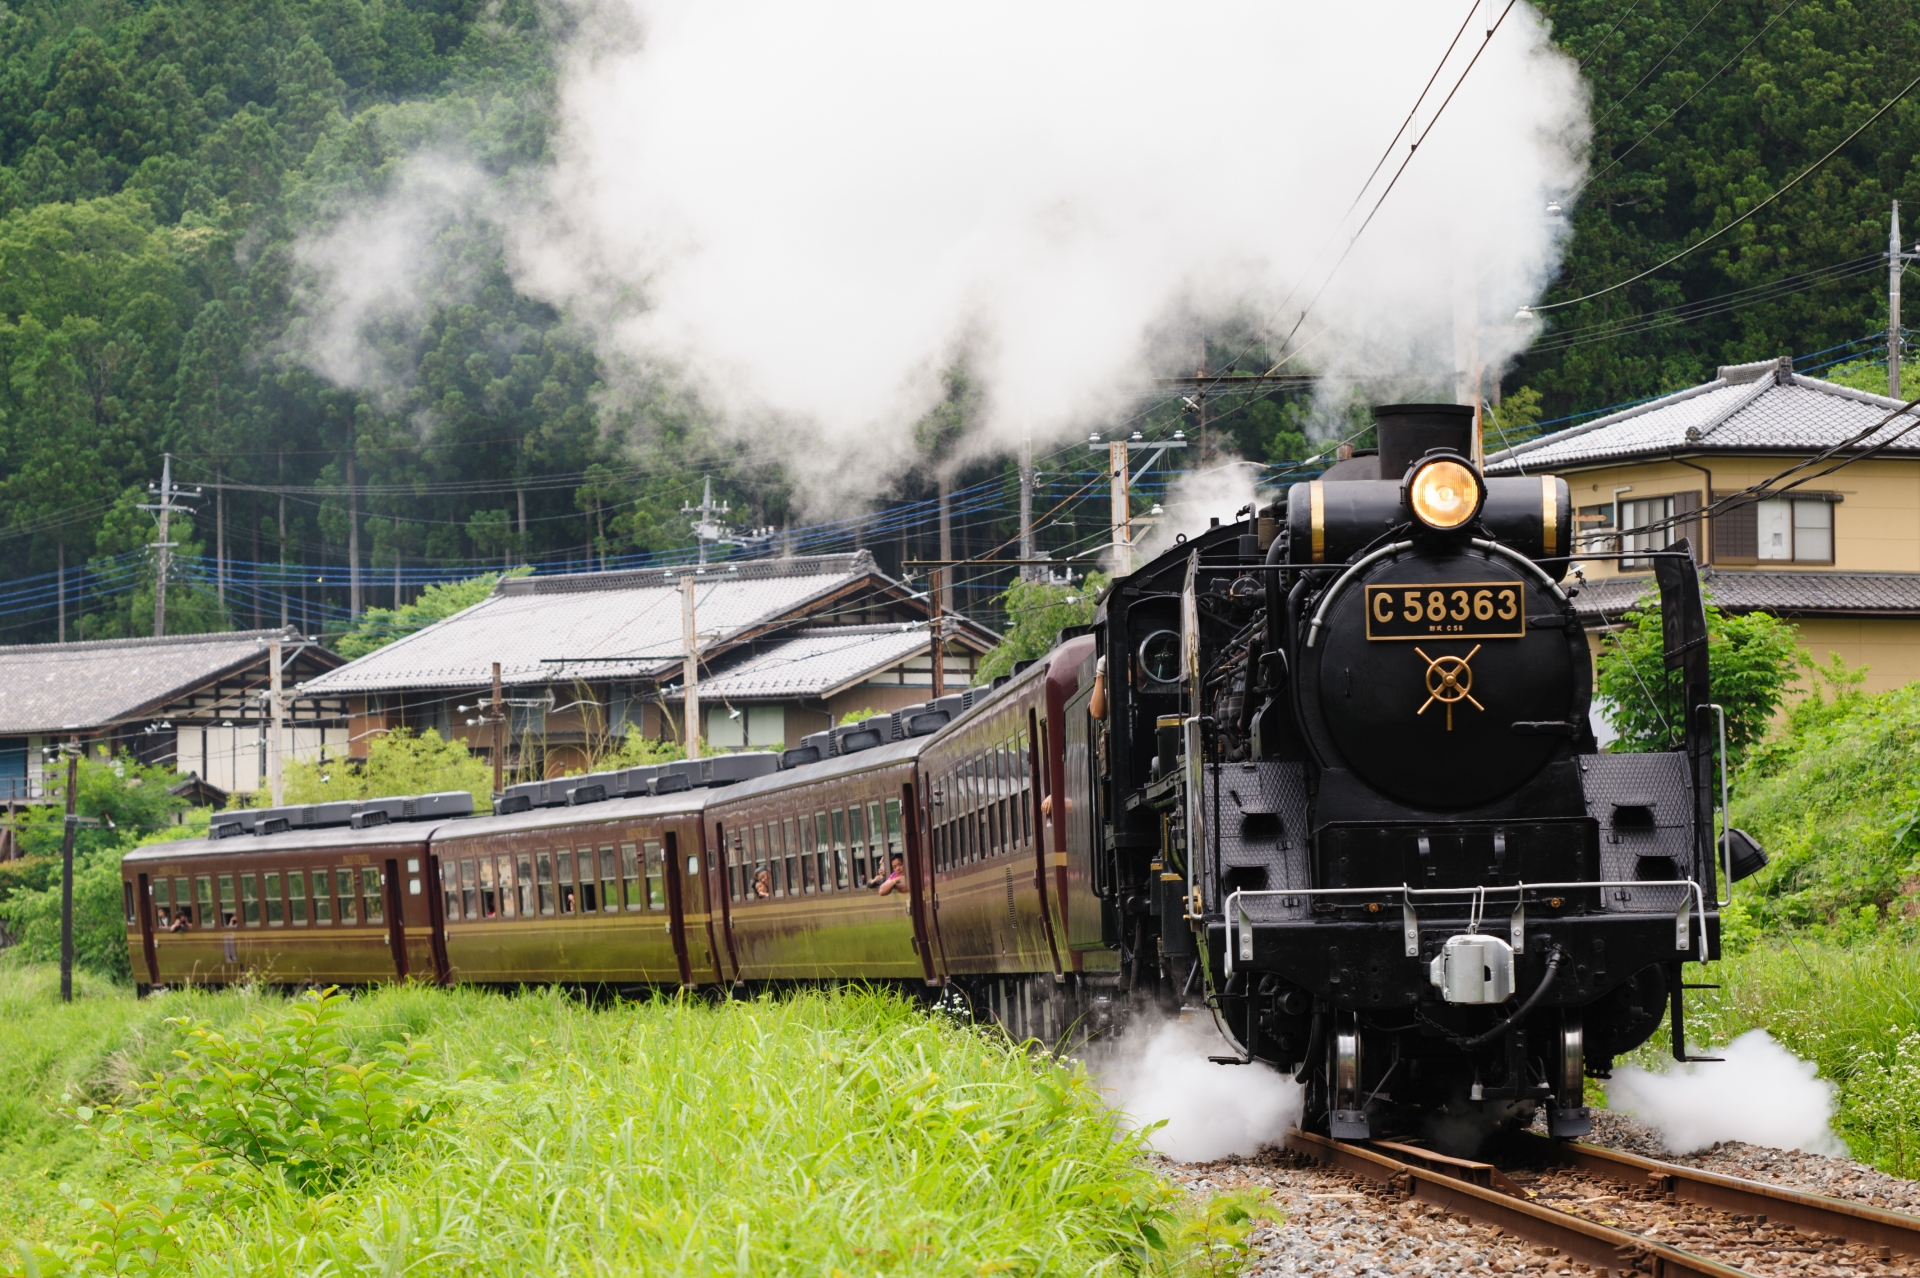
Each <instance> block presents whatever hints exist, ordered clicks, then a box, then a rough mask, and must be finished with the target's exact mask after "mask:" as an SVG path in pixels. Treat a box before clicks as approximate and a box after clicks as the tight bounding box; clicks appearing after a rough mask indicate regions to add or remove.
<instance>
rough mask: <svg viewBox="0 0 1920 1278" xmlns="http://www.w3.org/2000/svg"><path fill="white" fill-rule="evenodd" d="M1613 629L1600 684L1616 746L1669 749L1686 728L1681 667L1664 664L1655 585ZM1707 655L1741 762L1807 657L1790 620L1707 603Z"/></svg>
mask: <svg viewBox="0 0 1920 1278" xmlns="http://www.w3.org/2000/svg"><path fill="white" fill-rule="evenodd" d="M1623 620H1624V623H1625V624H1624V626H1623V627H1622V629H1620V630H1618V631H1615V632H1614V633H1612V634H1610V635H1608V636H1607V643H1606V646H1605V647H1604V648H1602V649H1601V652H1600V658H1599V679H1598V691H1599V694H1600V696H1601V697H1602V698H1603V699H1604V701H1605V703H1606V705H1605V714H1606V716H1607V721H1608V722H1609V723H1610V724H1612V725H1613V730H1614V731H1615V732H1617V733H1619V734H1620V736H1619V740H1618V741H1616V742H1614V744H1613V746H1612V748H1613V749H1615V750H1619V751H1625V752H1636V753H1637V752H1642V751H1649V750H1669V749H1673V748H1674V743H1675V742H1676V741H1678V740H1679V738H1680V734H1681V733H1682V732H1683V731H1684V726H1685V725H1684V723H1683V722H1682V721H1681V720H1680V719H1679V715H1680V714H1681V707H1680V672H1679V671H1678V670H1668V669H1667V668H1666V656H1665V653H1666V640H1665V636H1664V634H1663V633H1662V630H1661V620H1660V600H1659V597H1658V596H1657V595H1655V594H1653V593H1651V592H1649V593H1648V594H1646V595H1643V596H1642V597H1641V599H1640V601H1639V602H1638V603H1636V604H1635V605H1634V606H1633V608H1632V609H1630V610H1629V611H1628V612H1627V614H1626V617H1625V618H1624V619H1623ZM1707 662H1708V668H1709V671H1710V675H1709V678H1710V680H1711V687H1712V695H1713V700H1714V702H1715V704H1717V705H1720V706H1723V707H1725V709H1726V715H1727V753H1728V755H1729V756H1730V758H1731V760H1732V762H1733V763H1734V764H1735V765H1736V766H1737V765H1739V764H1740V763H1741V762H1742V761H1744V760H1745V758H1746V755H1747V752H1748V751H1749V750H1751V749H1752V748H1753V746H1754V745H1756V744H1757V743H1758V742H1759V741H1760V740H1761V739H1762V738H1763V737H1765V736H1766V735H1767V733H1768V731H1769V730H1770V729H1771V728H1772V726H1773V720H1774V716H1775V715H1776V714H1777V713H1778V712H1779V710H1780V707H1781V705H1782V703H1783V702H1784V701H1785V700H1786V697H1787V692H1788V689H1789V687H1790V686H1791V685H1792V684H1793V682H1794V680H1795V679H1796V678H1797V677H1798V676H1799V674H1800V671H1801V670H1802V668H1803V667H1804V666H1805V665H1806V664H1807V659H1806V656H1805V654H1804V653H1802V652H1801V650H1800V645H1799V635H1798V632H1797V631H1796V630H1795V629H1794V627H1793V625H1792V624H1791V623H1790V622H1785V621H1781V620H1780V619H1779V618H1777V617H1773V616H1770V615H1768V614H1767V613H1764V612H1750V613H1747V614H1745V615H1743V616H1730V615H1728V614H1726V613H1723V612H1721V611H1720V609H1718V608H1716V607H1714V606H1713V605H1712V604H1711V603H1709V604H1708V605H1707Z"/></svg>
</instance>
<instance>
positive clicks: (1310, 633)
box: [1307, 541, 1413, 648]
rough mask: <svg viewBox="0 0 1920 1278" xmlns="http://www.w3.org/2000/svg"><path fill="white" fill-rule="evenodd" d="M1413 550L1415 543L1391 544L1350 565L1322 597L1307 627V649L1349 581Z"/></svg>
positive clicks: (1317, 635) (1401, 542) (1315, 638)
mask: <svg viewBox="0 0 1920 1278" xmlns="http://www.w3.org/2000/svg"><path fill="white" fill-rule="evenodd" d="M1412 548H1413V543H1412V542H1411V541H1396V542H1391V543H1389V544H1388V545H1385V546H1382V547H1380V549H1378V550H1376V551H1374V552H1373V553H1372V554H1369V555H1362V556H1361V557H1360V558H1358V559H1356V560H1354V561H1353V562H1352V563H1351V564H1348V565H1347V570H1346V571H1345V572H1343V573H1341V574H1340V576H1339V577H1338V578H1337V579H1336V580H1335V581H1334V583H1333V585H1331V586H1329V587H1328V588H1327V593H1326V594H1325V595H1323V596H1321V599H1320V606H1319V607H1318V608H1316V609H1314V612H1313V624H1312V625H1310V626H1308V627H1307V647H1309V648H1311V647H1313V645H1314V641H1315V640H1317V639H1318V638H1319V637H1320V623H1321V622H1323V621H1325V620H1326V619H1327V609H1328V608H1330V607H1332V606H1333V601H1334V600H1335V599H1338V598H1339V597H1340V592H1341V591H1342V590H1344V589H1346V586H1347V583H1348V582H1349V581H1352V580H1353V578H1354V577H1355V576H1356V575H1357V574H1358V573H1359V572H1360V571H1361V570H1362V569H1365V568H1370V567H1372V566H1373V565H1374V564H1376V563H1378V562H1380V561H1381V560H1382V559H1385V558H1386V557H1387V556H1389V555H1397V554H1399V553H1400V552H1401V551H1403V550H1411V549H1412Z"/></svg>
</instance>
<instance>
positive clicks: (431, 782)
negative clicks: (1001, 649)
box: [252, 728, 493, 812]
mask: <svg viewBox="0 0 1920 1278" xmlns="http://www.w3.org/2000/svg"><path fill="white" fill-rule="evenodd" d="M446 790H465V791H467V792H468V793H469V794H471V795H473V806H474V811H476V812H491V811H492V810H493V767H492V765H491V764H489V763H488V762H487V761H486V760H484V759H481V758H478V757H476V756H475V755H474V754H473V752H472V751H470V750H468V749H467V743H466V742H465V741H462V740H460V739H458V738H455V739H453V740H451V741H449V740H447V739H446V738H444V737H442V736H441V735H440V734H439V733H438V732H437V731H435V730H434V729H432V728H428V729H427V730H426V731H425V732H420V733H416V732H414V731H413V730H412V729H411V728H389V729H388V730H387V731H385V732H382V733H380V734H379V735H378V736H375V737H373V738H372V739H371V740H370V741H368V743H367V757H366V758H365V759H363V760H357V761H354V760H345V759H337V758H328V757H322V758H319V759H314V760H308V761H296V762H293V763H289V764H288V765H287V768H286V777H285V784H284V788H283V790H282V793H283V794H284V795H285V797H286V801H287V802H288V803H326V802H328V801H330V800H334V799H378V798H384V797H386V796H388V795H395V794H435V793H439V792H441V791H446ZM252 801H253V802H254V803H255V804H257V805H261V806H264V805H265V804H268V803H271V802H272V797H271V796H270V795H269V794H268V792H267V791H266V790H264V789H263V790H260V791H258V792H256V793H255V794H254V795H253V796H252Z"/></svg>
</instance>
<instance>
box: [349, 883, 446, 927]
mask: <svg viewBox="0 0 1920 1278" xmlns="http://www.w3.org/2000/svg"><path fill="white" fill-rule="evenodd" d="M333 887H334V892H335V893H336V899H337V900H338V901H339V902H340V922H341V923H342V924H343V925H346V926H352V925H353V924H354V923H355V922H357V921H358V920H359V917H360V914H359V909H360V907H359V906H358V905H356V904H355V903H354V902H355V897H354V894H353V871H352V870H347V869H340V870H335V871H334V872H333ZM448 917H449V918H452V917H457V916H454V915H449V916H448Z"/></svg>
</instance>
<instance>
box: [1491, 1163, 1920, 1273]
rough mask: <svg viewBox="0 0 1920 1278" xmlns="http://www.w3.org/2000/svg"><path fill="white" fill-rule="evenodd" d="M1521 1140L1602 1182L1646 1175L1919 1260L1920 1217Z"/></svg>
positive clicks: (1709, 1199)
mask: <svg viewBox="0 0 1920 1278" xmlns="http://www.w3.org/2000/svg"><path fill="white" fill-rule="evenodd" d="M1527 1139H1528V1143H1529V1144H1530V1145H1532V1146H1533V1147H1534V1150H1535V1151H1536V1152H1537V1153H1539V1154H1540V1155H1541V1156H1542V1157H1544V1158H1548V1159H1551V1160H1553V1161H1556V1162H1559V1163H1561V1164H1563V1165H1565V1166H1568V1167H1572V1168H1574V1169H1576V1170H1578V1171H1582V1172H1585V1173H1587V1174H1588V1175H1590V1176H1597V1177H1599V1178H1600V1179H1602V1180H1611V1181H1614V1182H1615V1183H1617V1184H1623V1185H1633V1186H1636V1187H1637V1186H1640V1185H1644V1184H1646V1183H1647V1179H1648V1178H1649V1177H1659V1178H1660V1179H1661V1180H1663V1181H1664V1182H1665V1183H1666V1184H1667V1185H1668V1186H1669V1187H1670V1188H1671V1190H1672V1192H1673V1193H1674V1195H1675V1196H1676V1197H1679V1198H1684V1199H1686V1200H1687V1201H1689V1202H1696V1203H1700V1204H1702V1205H1703V1206H1707V1207H1717V1208H1719V1209H1721V1210H1722V1211H1728V1212H1737V1213H1740V1214H1742V1215H1749V1216H1752V1215H1760V1214H1765V1215H1766V1217H1767V1218H1768V1219H1769V1220H1779V1221H1785V1222H1786V1223H1787V1224H1790V1225H1792V1226H1793V1227H1794V1228H1796V1229H1805V1230H1810V1231H1812V1232H1813V1233H1816V1234H1837V1235H1839V1236H1840V1237H1842V1238H1846V1239H1848V1240H1849V1241H1852V1242H1857V1243H1865V1244H1867V1245H1868V1246H1871V1247H1887V1248H1890V1249H1891V1250H1893V1251H1898V1252H1902V1253H1904V1254H1906V1255H1909V1256H1920V1216H1909V1215H1907V1214H1905V1213H1904V1212H1897V1211H1888V1210H1886V1209H1885V1208H1884V1207H1874V1206H1870V1205H1868V1204H1867V1203H1856V1202H1847V1201H1845V1200H1843V1199H1839V1198H1827V1197H1823V1196H1822V1195H1820V1194H1809V1193H1806V1192H1804V1191H1802V1190H1798V1189H1785V1188H1782V1187H1781V1186H1779V1185H1769V1184H1766V1183H1764V1182H1761V1181H1753V1180H1742V1179H1740V1178H1739V1177H1737V1176H1722V1175H1720V1174H1719V1173H1717V1172H1710V1171H1702V1170H1700V1169H1699V1168H1697V1167H1683V1166H1681V1165H1679V1164H1677V1163H1663V1162H1658V1161H1656V1160H1655V1159H1651V1158H1642V1157H1640V1156H1639V1155H1637V1154H1627V1153H1622V1152H1621V1151H1619V1150H1617V1149H1601V1148H1599V1147H1598V1146H1594V1145H1586V1144H1582V1143H1580V1142H1578V1141H1559V1140H1548V1139H1547V1138H1546V1137H1544V1136H1533V1135H1531V1134H1528V1136H1527Z"/></svg>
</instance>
